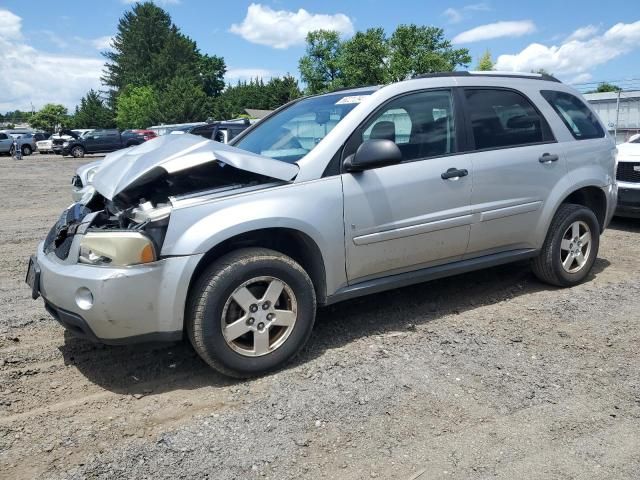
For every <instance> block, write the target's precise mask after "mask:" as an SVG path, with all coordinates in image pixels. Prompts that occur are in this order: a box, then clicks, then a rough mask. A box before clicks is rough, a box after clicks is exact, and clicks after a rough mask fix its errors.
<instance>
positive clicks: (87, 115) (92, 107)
mask: <svg viewBox="0 0 640 480" xmlns="http://www.w3.org/2000/svg"><path fill="white" fill-rule="evenodd" d="M72 123H73V125H74V126H75V127H76V128H113V127H114V126H115V119H114V115H113V112H112V111H111V109H110V108H108V107H107V106H106V105H105V102H104V101H103V100H102V98H100V94H99V93H98V92H96V91H95V90H93V89H92V90H89V92H88V93H87V94H86V95H85V96H84V97H82V99H81V100H80V105H79V106H77V107H76V111H75V114H74V115H73V122H72Z"/></svg>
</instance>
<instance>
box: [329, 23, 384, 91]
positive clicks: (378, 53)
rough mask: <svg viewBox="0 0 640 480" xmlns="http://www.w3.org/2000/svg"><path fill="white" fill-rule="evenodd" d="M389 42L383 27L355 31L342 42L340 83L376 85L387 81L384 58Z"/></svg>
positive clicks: (345, 84) (349, 85) (347, 85)
mask: <svg viewBox="0 0 640 480" xmlns="http://www.w3.org/2000/svg"><path fill="white" fill-rule="evenodd" d="M388 57H389V43H388V41H387V39H386V37H385V33H384V29H382V28H370V29H368V30H366V31H364V32H357V33H356V34H355V35H354V36H353V37H352V38H350V39H349V40H346V41H344V42H343V43H342V48H341V49H340V57H339V62H338V63H339V66H340V73H341V77H342V78H341V83H342V85H343V86H345V87H358V86H363V85H378V84H384V83H386V82H387V65H386V63H385V62H386V60H387V58H388Z"/></svg>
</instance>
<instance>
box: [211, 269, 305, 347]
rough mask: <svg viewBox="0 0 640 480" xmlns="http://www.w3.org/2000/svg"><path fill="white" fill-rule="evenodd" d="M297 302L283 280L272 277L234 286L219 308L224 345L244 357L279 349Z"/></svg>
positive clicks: (291, 327)
mask: <svg viewBox="0 0 640 480" xmlns="http://www.w3.org/2000/svg"><path fill="white" fill-rule="evenodd" d="M297 310H298V305H297V302H296V297H295V295H294V293H293V290H292V289H291V287H290V286H289V285H287V283H286V282H284V281H282V280H280V279H278V278H275V277H271V276H263V277H255V278H252V279H250V280H248V281H246V282H244V283H242V285H240V286H239V287H238V288H236V289H235V290H234V291H233V293H232V294H231V295H230V297H229V298H228V299H227V301H226V302H225V305H224V308H223V309H222V318H221V321H222V334H223V336H224V339H225V341H226V342H227V345H229V347H230V348H231V349H232V350H234V351H235V352H237V353H239V354H241V355H244V356H247V357H259V356H262V355H266V354H268V353H271V352H273V351H274V350H276V349H278V348H279V347H280V346H282V345H283V344H284V342H285V341H286V340H287V338H288V337H289V335H291V332H292V331H293V328H294V326H295V323H296V319H297V316H298V315H297Z"/></svg>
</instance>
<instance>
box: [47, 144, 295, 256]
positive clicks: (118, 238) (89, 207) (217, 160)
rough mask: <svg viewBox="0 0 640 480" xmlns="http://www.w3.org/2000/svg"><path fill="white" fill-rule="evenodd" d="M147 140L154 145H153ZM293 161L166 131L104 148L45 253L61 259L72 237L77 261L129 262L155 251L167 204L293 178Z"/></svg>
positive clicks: (159, 245) (165, 221)
mask: <svg viewBox="0 0 640 480" xmlns="http://www.w3.org/2000/svg"><path fill="white" fill-rule="evenodd" d="M152 144H153V145H152ZM297 168H298V167H297V166H296V165H291V164H285V163H283V162H279V161H276V160H272V159H269V158H266V157H262V156H259V155H254V154H251V153H248V152H245V151H242V150H239V149H235V148H233V147H229V146H227V145H222V144H219V143H217V142H212V141H210V140H206V139H202V138H201V137H195V136H193V135H180V136H175V135H173V136H172V135H168V136H166V137H165V138H160V139H156V140H153V141H149V142H146V143H145V144H143V145H140V146H139V147H135V148H131V149H125V150H123V151H118V152H114V153H113V154H111V155H109V156H107V158H106V159H105V160H104V163H103V165H101V167H100V168H99V170H98V172H97V173H96V174H95V180H94V186H95V190H92V191H91V192H90V193H89V194H87V195H85V197H83V198H82V200H81V201H80V202H79V203H75V204H73V205H72V206H71V207H69V208H68V209H67V210H65V212H63V214H62V215H61V217H60V219H59V220H58V222H57V223H56V225H54V227H53V228H52V229H51V231H50V232H49V235H48V236H47V239H46V240H45V244H44V249H45V253H51V252H53V253H55V255H56V256H57V257H58V258H60V259H61V260H66V259H67V257H68V255H69V252H70V248H71V245H72V243H73V240H74V237H75V236H76V235H82V237H81V238H80V240H79V242H80V243H79V250H78V260H77V261H78V263H82V264H87V265H96V266H112V267H128V266H132V265H140V264H145V263H151V262H155V261H156V260H158V259H159V257H160V252H161V250H162V245H163V243H164V238H165V236H166V232H167V228H168V225H169V220H170V216H171V212H172V210H173V204H174V202H175V201H176V200H179V199H182V198H185V197H189V198H192V197H194V196H207V197H214V198H216V197H218V196H220V195H222V196H228V195H233V194H236V193H241V192H242V191H245V190H247V189H256V188H262V187H263V186H264V187H268V186H272V185H273V184H274V180H275V181H276V184H279V183H283V182H284V181H288V180H291V179H292V178H293V177H295V175H296V174H297Z"/></svg>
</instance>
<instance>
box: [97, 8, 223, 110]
mask: <svg viewBox="0 0 640 480" xmlns="http://www.w3.org/2000/svg"><path fill="white" fill-rule="evenodd" d="M112 47H113V48H112V50H110V51H108V52H104V54H103V55H104V56H105V57H106V58H107V63H106V65H105V70H104V72H103V77H102V81H103V83H104V84H105V85H106V86H108V87H110V88H111V89H112V90H113V92H112V96H113V97H116V96H117V95H118V93H119V92H120V91H121V90H123V89H124V88H125V87H141V86H151V87H153V88H154V89H156V90H158V91H159V90H162V89H163V88H165V87H166V86H167V85H169V84H170V83H171V81H172V80H173V78H174V77H177V76H181V77H185V76H187V77H190V78H192V79H194V80H195V81H197V82H199V83H200V85H201V87H202V89H203V90H204V91H205V92H206V93H207V94H209V95H216V94H218V93H220V91H221V89H222V88H223V85H224V81H223V78H224V74H225V71H226V66H225V63H224V59H222V58H221V57H216V56H209V55H203V54H201V53H200V51H199V50H198V47H197V45H196V43H195V42H194V41H193V40H191V39H190V38H189V37H187V36H185V35H184V34H182V33H181V32H180V29H179V28H178V27H177V26H176V25H175V24H174V23H173V22H172V20H171V16H170V15H169V14H168V13H167V12H166V11H164V10H163V9H162V8H160V7H158V6H156V5H155V4H153V3H152V2H148V1H147V2H144V3H136V4H135V5H134V6H133V8H132V9H131V10H130V11H127V12H125V14H124V15H123V16H122V17H121V18H120V21H119V23H118V29H117V33H116V35H115V37H114V39H113V42H112ZM112 101H113V99H112Z"/></svg>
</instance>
